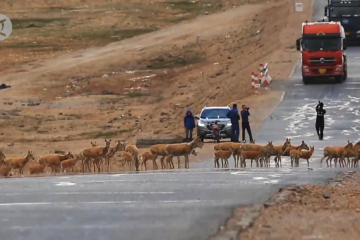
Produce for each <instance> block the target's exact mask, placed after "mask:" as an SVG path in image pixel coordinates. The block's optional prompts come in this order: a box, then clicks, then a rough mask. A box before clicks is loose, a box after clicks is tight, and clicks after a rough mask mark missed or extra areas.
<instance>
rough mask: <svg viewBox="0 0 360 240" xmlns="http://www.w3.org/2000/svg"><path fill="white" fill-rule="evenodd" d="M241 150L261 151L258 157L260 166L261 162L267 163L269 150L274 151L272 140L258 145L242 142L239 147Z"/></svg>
mask: <svg viewBox="0 0 360 240" xmlns="http://www.w3.org/2000/svg"><path fill="white" fill-rule="evenodd" d="M240 148H241V151H261V152H262V154H261V157H260V166H261V167H262V166H263V163H265V165H266V166H267V165H268V160H267V158H269V156H270V155H271V152H272V151H274V146H273V144H272V141H269V142H268V143H267V144H266V145H259V144H253V143H250V144H243V145H242V146H241V147H240Z"/></svg>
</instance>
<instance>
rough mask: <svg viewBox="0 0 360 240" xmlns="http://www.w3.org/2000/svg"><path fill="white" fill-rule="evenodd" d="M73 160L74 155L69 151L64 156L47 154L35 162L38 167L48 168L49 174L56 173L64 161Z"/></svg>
mask: <svg viewBox="0 0 360 240" xmlns="http://www.w3.org/2000/svg"><path fill="white" fill-rule="evenodd" d="M71 158H74V155H73V154H72V153H71V152H70V151H69V152H68V153H67V154H66V155H63V154H49V155H46V156H43V157H40V158H39V159H38V160H37V162H38V163H39V164H40V165H46V166H47V167H50V169H51V172H56V170H57V169H58V168H60V163H61V162H62V161H64V160H66V159H71Z"/></svg>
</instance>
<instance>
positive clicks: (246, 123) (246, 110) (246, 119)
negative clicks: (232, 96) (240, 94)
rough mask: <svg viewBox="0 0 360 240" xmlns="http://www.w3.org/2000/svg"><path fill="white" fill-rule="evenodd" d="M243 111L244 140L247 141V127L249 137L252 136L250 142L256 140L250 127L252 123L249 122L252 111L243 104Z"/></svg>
mask: <svg viewBox="0 0 360 240" xmlns="http://www.w3.org/2000/svg"><path fill="white" fill-rule="evenodd" d="M242 109H243V110H242V111H241V119H242V121H241V126H242V140H243V142H244V143H246V140H245V129H246V131H247V132H248V134H249V138H250V142H254V139H253V137H252V134H251V129H250V123H249V116H250V112H249V109H250V108H248V107H246V105H242Z"/></svg>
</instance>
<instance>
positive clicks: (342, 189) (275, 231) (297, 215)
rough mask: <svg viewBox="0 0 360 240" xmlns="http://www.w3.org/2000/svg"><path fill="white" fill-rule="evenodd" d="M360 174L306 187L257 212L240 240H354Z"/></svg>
mask: <svg viewBox="0 0 360 240" xmlns="http://www.w3.org/2000/svg"><path fill="white" fill-rule="evenodd" d="M359 184H360V173H355V174H354V175H353V176H352V177H349V178H345V177H344V178H340V179H337V181H334V182H333V183H331V184H330V185H325V186H324V185H320V186H319V185H315V186H314V185H306V186H304V187H302V188H300V189H299V190H298V191H294V192H293V194H291V195H290V198H289V199H288V201H286V202H285V203H282V204H277V205H275V206H270V207H268V208H265V209H263V210H262V211H261V215H260V217H259V218H257V219H256V220H255V222H254V223H253V225H252V227H250V228H249V229H247V230H245V231H244V232H242V233H241V234H240V236H239V239H241V240H250V239H251V240H265V239H266V240H275V239H276V240H278V239H281V240H299V239H306V240H315V239H320V240H325V239H326V240H332V239H334V240H335V239H343V240H356V239H359V234H360V230H359V228H358V227H357V224H358V220H359V213H360V202H359V197H360V188H359Z"/></svg>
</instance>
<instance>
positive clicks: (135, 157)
mask: <svg viewBox="0 0 360 240" xmlns="http://www.w3.org/2000/svg"><path fill="white" fill-rule="evenodd" d="M125 152H128V153H131V155H132V163H131V165H130V171H132V170H133V169H132V166H133V164H134V165H135V170H136V171H139V157H138V155H139V149H138V148H137V147H136V146H135V145H128V146H126V148H125Z"/></svg>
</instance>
